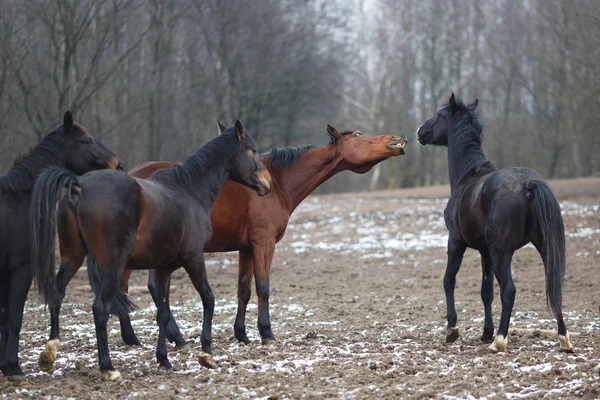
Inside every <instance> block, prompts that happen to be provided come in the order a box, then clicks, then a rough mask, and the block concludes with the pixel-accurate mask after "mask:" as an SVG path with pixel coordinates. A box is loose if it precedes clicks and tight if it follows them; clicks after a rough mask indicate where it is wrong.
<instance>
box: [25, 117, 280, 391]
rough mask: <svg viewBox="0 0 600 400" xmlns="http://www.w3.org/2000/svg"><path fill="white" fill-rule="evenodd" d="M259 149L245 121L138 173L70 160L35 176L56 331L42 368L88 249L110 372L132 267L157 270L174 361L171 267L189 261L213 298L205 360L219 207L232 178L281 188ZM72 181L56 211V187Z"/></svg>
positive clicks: (102, 359)
mask: <svg viewBox="0 0 600 400" xmlns="http://www.w3.org/2000/svg"><path fill="white" fill-rule="evenodd" d="M256 151H257V148H256V145H255V143H254V141H253V140H252V138H251V137H250V135H248V134H247V133H246V132H245V131H244V128H243V127H242V124H241V123H239V122H236V123H235V125H234V126H230V127H228V128H227V129H225V131H224V132H223V133H222V134H221V135H220V136H218V137H217V138H215V139H213V140H211V141H210V142H208V143H207V144H206V145H204V146H203V147H201V148H200V149H198V150H197V151H196V152H195V153H193V154H192V155H191V156H189V157H188V158H187V159H186V160H185V161H184V162H183V163H182V164H181V165H178V166H177V167H175V168H172V169H168V170H163V171H160V172H158V173H156V174H154V175H153V176H152V177H151V178H150V179H145V180H143V179H136V178H134V177H132V176H130V175H127V174H125V173H116V172H104V171H98V172H93V173H89V174H86V175H84V176H83V177H81V178H76V177H74V176H72V174H70V173H69V172H67V171H65V170H62V169H58V168H56V169H51V170H48V171H47V172H44V173H43V174H42V175H41V176H40V178H39V180H38V182H37V183H36V185H35V188H34V193H33V200H32V205H31V211H32V219H31V223H32V231H33V243H34V251H33V255H32V257H33V260H32V262H33V266H34V271H35V279H36V281H37V283H38V287H39V290H40V292H41V293H42V294H43V297H44V299H45V301H46V303H47V304H50V306H51V308H50V310H51V324H52V326H51V332H50V340H49V341H48V343H47V349H46V351H45V352H43V353H42V355H41V356H40V367H41V368H42V369H45V370H47V369H49V368H51V367H52V363H53V361H54V359H55V357H56V352H57V349H58V346H59V343H60V342H59V338H58V331H59V326H58V322H59V312H60V305H61V302H62V300H63V298H64V295H65V289H66V287H67V285H68V283H69V281H70V280H71V279H72V278H73V276H74V275H75V273H76V272H77V270H78V269H79V268H80V267H81V265H82V263H83V260H84V258H85V256H86V254H88V253H89V254H90V256H92V257H93V258H94V259H95V260H96V261H97V263H98V268H99V271H100V288H99V291H98V294H97V296H96V300H95V301H94V305H93V314H94V323H95V326H96V338H97V342H98V358H99V367H100V371H101V372H102V374H103V376H104V377H105V378H106V379H108V380H119V379H120V378H121V374H120V373H119V372H118V371H117V370H116V369H115V368H114V367H113V365H112V362H111V360H110V355H109V349H108V335H107V331H106V328H107V322H108V316H109V312H110V311H111V305H112V304H113V302H114V299H115V296H116V295H117V293H118V291H119V282H120V279H121V274H122V272H123V270H124V269H125V268H129V269H153V268H155V269H156V275H157V279H156V284H157V295H158V299H159V301H158V313H157V322H158V326H159V336H158V343H157V348H156V359H157V362H158V363H159V365H160V366H161V367H164V368H167V369H168V368H171V363H170V362H169V360H168V357H167V349H166V344H165V337H166V323H167V321H168V319H169V283H170V280H171V273H172V272H173V271H174V270H175V269H177V268H179V267H180V266H181V265H183V267H184V268H185V270H186V272H187V273H188V275H189V276H190V279H191V281H192V283H193V284H194V286H195V288H196V290H197V291H198V293H199V294H200V297H201V299H202V304H203V307H204V320H203V325H202V335H201V343H202V350H203V351H204V353H205V354H204V355H202V356H201V358H200V360H201V362H202V363H204V365H206V366H209V367H214V363H213V361H212V357H211V356H210V355H211V353H212V351H211V342H212V333H211V329H212V318H213V313H214V296H213V293H212V291H211V288H210V286H209V284H208V279H207V276H206V268H205V265H204V253H203V252H204V247H205V245H206V244H207V243H208V242H209V241H210V239H211V237H212V228H211V225H210V218H209V216H210V211H211V208H212V206H213V203H214V202H215V200H216V198H217V196H218V194H219V192H220V191H221V188H222V187H223V184H224V183H225V181H226V180H227V179H231V180H233V181H235V182H238V183H241V184H242V185H245V186H247V187H249V188H251V189H252V190H254V191H255V192H256V193H257V194H259V195H260V196H264V195H266V194H267V193H269V192H270V190H271V177H270V175H269V173H268V171H267V170H266V168H265V166H264V165H263V163H262V162H261V161H260V159H259V158H258V154H257V152H256ZM63 187H68V188H70V192H69V197H68V199H66V200H64V201H65V202H68V204H67V203H63V206H61V207H59V212H58V215H56V201H57V200H58V197H57V196H56V193H57V192H58V191H59V190H60V189H62V188H63ZM55 218H56V219H57V221H58V237H59V241H60V254H61V265H60V269H59V271H58V274H57V275H56V276H55V275H54V257H53V252H54V246H53V245H52V243H53V237H54V234H55V233H54V220H55Z"/></svg>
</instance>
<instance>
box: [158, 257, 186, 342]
mask: <svg viewBox="0 0 600 400" xmlns="http://www.w3.org/2000/svg"><path fill="white" fill-rule="evenodd" d="M156 279H157V274H156V270H154V269H151V270H149V272H148V291H150V295H151V296H152V300H153V301H154V304H156V307H157V309H158V300H159V298H160V297H159V296H158V294H157V289H156V285H157V282H156ZM169 282H171V280H170V277H169ZM170 286H171V284H170V283H169V285H168V286H167V289H166V293H167V296H168V295H169V293H170V291H171V288H170ZM167 312H168V316H169V320H168V321H167V327H166V335H167V340H168V341H169V342H170V343H175V348H177V349H183V348H185V347H186V346H187V342H186V340H185V339H184V338H183V336H182V335H181V331H180V330H179V327H178V326H177V323H176V322H175V317H174V316H173V312H172V311H171V308H170V307H167Z"/></svg>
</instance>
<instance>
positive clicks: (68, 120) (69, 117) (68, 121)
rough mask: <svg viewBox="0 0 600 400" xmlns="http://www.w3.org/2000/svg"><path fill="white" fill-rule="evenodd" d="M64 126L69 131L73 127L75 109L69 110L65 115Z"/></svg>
mask: <svg viewBox="0 0 600 400" xmlns="http://www.w3.org/2000/svg"><path fill="white" fill-rule="evenodd" d="M63 128H64V129H65V130H67V131H70V130H71V129H73V111H71V110H67V112H66V113H65V115H64V116H63Z"/></svg>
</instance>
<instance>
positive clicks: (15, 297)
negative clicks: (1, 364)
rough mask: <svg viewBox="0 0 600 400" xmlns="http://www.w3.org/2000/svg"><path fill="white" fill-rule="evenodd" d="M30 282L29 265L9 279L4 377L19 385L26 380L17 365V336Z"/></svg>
mask: <svg viewBox="0 0 600 400" xmlns="http://www.w3.org/2000/svg"><path fill="white" fill-rule="evenodd" d="M32 280H33V276H32V274H31V268H30V266H29V265H23V266H21V267H19V268H17V269H16V270H15V272H14V273H13V274H12V276H11V279H10V294H9V304H8V321H7V326H8V329H7V330H6V333H7V334H8V340H7V341H6V346H7V347H6V370H5V371H6V372H5V375H6V376H7V378H8V379H9V380H11V381H14V382H19V383H20V382H23V381H25V380H26V379H25V374H24V373H23V370H22V369H21V366H20V365H19V336H20V334H21V326H22V324H23V309H24V308H25V300H27V293H28V292H29V287H30V286H31V282H32Z"/></svg>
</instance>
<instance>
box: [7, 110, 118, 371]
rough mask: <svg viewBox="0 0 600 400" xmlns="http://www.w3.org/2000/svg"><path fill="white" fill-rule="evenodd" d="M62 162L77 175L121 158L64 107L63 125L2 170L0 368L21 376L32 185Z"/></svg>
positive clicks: (115, 164)
mask: <svg viewBox="0 0 600 400" xmlns="http://www.w3.org/2000/svg"><path fill="white" fill-rule="evenodd" d="M51 166H59V167H65V168H67V169H69V170H70V171H71V172H72V173H75V174H84V173H86V172H88V171H92V170H96V169H104V168H112V169H122V168H123V165H122V164H121V161H120V160H119V158H118V157H117V156H116V155H115V154H114V153H112V152H111V151H110V150H108V149H107V148H106V147H104V146H103V145H102V144H101V143H100V142H98V141H96V140H94V139H93V138H92V137H91V136H90V135H88V133H87V131H86V130H85V128H84V127H83V126H81V125H79V124H77V123H73V116H72V114H71V112H69V111H67V112H66V113H65V115H64V118H63V125H61V126H59V127H58V128H56V129H55V130H53V131H52V132H50V133H49V134H48V135H47V136H46V137H45V138H44V139H43V140H42V141H41V143H40V144H38V145H37V146H36V147H35V148H33V149H32V150H31V152H30V154H28V155H26V156H24V157H19V159H17V161H15V165H14V167H13V168H12V169H11V170H10V171H8V172H7V173H6V174H4V175H0V221H2V225H3V227H2V229H0V370H2V373H3V374H4V376H7V377H8V378H9V379H11V380H17V381H21V380H23V377H24V374H23V371H22V370H21V367H20V366H19V357H18V348H19V334H20V332H21V323H22V321H23V307H24V305H25V299H26V298H27V293H28V292H29V287H30V286H31V280H32V275H31V268H30V264H31V263H30V257H31V240H30V229H29V224H28V223H27V219H28V218H29V203H30V200H31V190H32V188H33V185H34V183H35V180H36V179H37V177H38V174H39V173H40V171H41V170H42V169H44V168H47V167H51Z"/></svg>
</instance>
